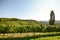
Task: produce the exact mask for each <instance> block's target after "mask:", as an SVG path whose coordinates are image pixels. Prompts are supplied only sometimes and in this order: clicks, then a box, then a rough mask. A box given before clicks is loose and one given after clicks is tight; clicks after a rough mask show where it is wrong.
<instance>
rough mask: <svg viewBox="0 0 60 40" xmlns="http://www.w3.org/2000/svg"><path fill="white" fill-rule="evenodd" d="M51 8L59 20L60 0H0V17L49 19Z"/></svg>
mask: <svg viewBox="0 0 60 40" xmlns="http://www.w3.org/2000/svg"><path fill="white" fill-rule="evenodd" d="M51 10H53V11H54V13H55V16H56V20H60V0H0V17H7V18H8V17H9V18H11V17H13V18H20V19H33V20H49V17H50V11H51Z"/></svg>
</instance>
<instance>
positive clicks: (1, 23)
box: [0, 18, 60, 33]
mask: <svg viewBox="0 0 60 40" xmlns="http://www.w3.org/2000/svg"><path fill="white" fill-rule="evenodd" d="M26 32H60V26H58V25H46V24H44V23H41V22H38V21H35V20H21V19H20V20H19V19H16V18H0V33H26Z"/></svg>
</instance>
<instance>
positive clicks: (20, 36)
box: [0, 32, 60, 38]
mask: <svg viewBox="0 0 60 40" xmlns="http://www.w3.org/2000/svg"><path fill="white" fill-rule="evenodd" d="M56 34H59V35H60V32H46V33H34V32H32V33H6V34H0V38H23V37H31V36H38V35H39V36H41V35H50V36H51V35H56Z"/></svg>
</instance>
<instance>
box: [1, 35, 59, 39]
mask: <svg viewBox="0 0 60 40" xmlns="http://www.w3.org/2000/svg"><path fill="white" fill-rule="evenodd" d="M52 36H60V34H48V35H39V36H31V37H23V38H0V40H30V39H36V38H41V37H52Z"/></svg>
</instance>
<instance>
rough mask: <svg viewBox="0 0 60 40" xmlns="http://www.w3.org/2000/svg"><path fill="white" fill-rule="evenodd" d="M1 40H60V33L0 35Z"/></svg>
mask: <svg viewBox="0 0 60 40" xmlns="http://www.w3.org/2000/svg"><path fill="white" fill-rule="evenodd" d="M0 40H60V32H57V33H56V32H50V33H48V32H47V33H10V34H9V33H8V34H5V35H2V34H0Z"/></svg>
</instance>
